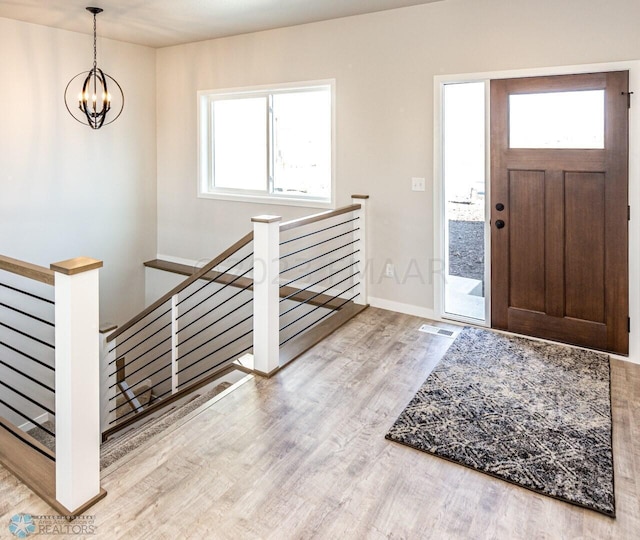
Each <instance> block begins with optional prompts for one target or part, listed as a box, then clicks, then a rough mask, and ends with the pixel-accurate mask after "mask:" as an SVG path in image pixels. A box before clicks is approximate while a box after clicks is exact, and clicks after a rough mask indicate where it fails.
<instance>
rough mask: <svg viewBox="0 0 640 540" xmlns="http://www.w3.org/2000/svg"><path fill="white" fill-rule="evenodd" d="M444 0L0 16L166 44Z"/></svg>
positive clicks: (18, 4) (90, 0) (165, 3)
mask: <svg viewBox="0 0 640 540" xmlns="http://www.w3.org/2000/svg"><path fill="white" fill-rule="evenodd" d="M438 1H442V0H0V17H5V18H8V19H17V20H20V21H25V22H31V23H35V24H41V25H45V26H52V27H54V28H62V29H65V30H72V31H74V32H82V33H85V34H91V33H92V31H93V25H92V22H91V15H90V14H89V13H88V12H86V11H85V9H84V8H85V7H86V6H96V7H101V8H103V9H104V10H105V11H104V13H101V14H100V15H99V16H98V35H99V36H104V37H108V38H111V39H117V40H120V41H128V42H131V43H138V44H140V45H147V46H150V47H166V46H170V45H178V44H180V43H189V42H193V41H202V40H205V39H213V38H218V37H224V36H231V35H237V34H245V33H248V32H256V31H259V30H268V29H271V28H281V27H284V26H294V25H297V24H304V23H310V22H316V21H324V20H328V19H337V18H340V17H347V16H350V15H361V14H364V13H373V12H376V11H384V10H387V9H395V8H400V7H406V6H414V5H418V4H429V3H432V2H438Z"/></svg>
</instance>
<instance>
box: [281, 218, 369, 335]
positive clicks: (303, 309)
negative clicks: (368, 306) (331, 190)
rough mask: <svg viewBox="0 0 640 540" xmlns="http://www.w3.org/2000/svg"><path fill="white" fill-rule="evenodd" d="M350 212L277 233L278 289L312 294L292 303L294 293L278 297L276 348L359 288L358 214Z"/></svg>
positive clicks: (312, 324)
mask: <svg viewBox="0 0 640 540" xmlns="http://www.w3.org/2000/svg"><path fill="white" fill-rule="evenodd" d="M358 209H359V208H354V210H352V211H351V212H350V213H348V214H346V216H345V214H341V215H339V216H333V217H330V218H326V219H325V220H323V221H321V222H319V221H315V222H312V223H307V224H303V225H300V226H298V227H296V228H293V229H289V228H286V227H287V224H286V223H284V224H283V225H282V226H281V227H280V229H281V231H282V229H283V226H284V227H285V232H284V233H283V234H281V240H280V249H281V251H284V253H282V252H281V254H280V278H281V280H282V279H283V278H284V281H281V284H280V287H281V288H283V287H292V288H294V289H295V290H296V291H297V292H298V293H302V292H308V293H310V294H309V295H308V296H307V297H306V298H305V299H304V300H302V301H300V302H292V301H291V298H292V297H293V296H294V295H295V294H296V293H294V292H292V293H290V294H289V295H286V296H283V297H281V298H280V321H281V323H280V328H279V333H280V340H279V343H280V346H282V345H285V344H286V343H288V342H289V341H291V340H293V339H295V338H296V337H298V336H299V335H301V334H302V333H304V332H306V331H307V330H309V329H311V328H312V327H313V326H315V325H316V324H318V323H319V322H321V321H323V320H324V319H326V318H327V317H330V316H331V314H332V313H333V312H334V311H335V310H337V309H340V308H341V307H343V306H344V305H345V304H347V303H348V302H352V301H353V300H355V299H356V298H357V297H358V296H359V294H360V292H359V291H357V290H356V289H357V287H358V280H359V270H358V266H359V264H360V263H361V261H360V259H359V255H360V249H359V244H360V242H361V240H360V238H359V237H358V233H359V231H360V228H359V226H358V224H359V221H360V219H361V218H360V217H358V216H356V217H351V216H352V214H353V212H355V211H356V210H358Z"/></svg>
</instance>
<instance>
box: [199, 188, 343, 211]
mask: <svg viewBox="0 0 640 540" xmlns="http://www.w3.org/2000/svg"><path fill="white" fill-rule="evenodd" d="M198 198H199V199H216V200H220V201H233V202H246V203H254V204H269V205H272V206H299V207H304V208H323V209H333V208H334V203H333V201H329V200H319V199H316V200H314V199H297V198H295V197H284V196H280V197H279V196H269V195H240V194H236V193H212V192H209V191H206V192H199V193H198Z"/></svg>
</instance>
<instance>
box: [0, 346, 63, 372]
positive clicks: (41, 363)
mask: <svg viewBox="0 0 640 540" xmlns="http://www.w3.org/2000/svg"><path fill="white" fill-rule="evenodd" d="M0 345H2V346H3V347H6V348H7V349H9V350H11V351H13V352H15V353H18V354H19V355H21V356H24V357H25V358H28V359H29V360H31V361H33V362H35V363H36V364H40V365H41V366H42V367H46V368H47V369H50V370H51V371H55V370H56V368H55V367H53V366H50V365H49V364H46V363H45V362H43V361H42V360H38V359H37V358H34V357H33V356H31V355H30V354H27V353H26V352H23V351H21V350H19V349H16V348H15V347H12V346H11V345H9V344H8V343H5V342H4V341H0Z"/></svg>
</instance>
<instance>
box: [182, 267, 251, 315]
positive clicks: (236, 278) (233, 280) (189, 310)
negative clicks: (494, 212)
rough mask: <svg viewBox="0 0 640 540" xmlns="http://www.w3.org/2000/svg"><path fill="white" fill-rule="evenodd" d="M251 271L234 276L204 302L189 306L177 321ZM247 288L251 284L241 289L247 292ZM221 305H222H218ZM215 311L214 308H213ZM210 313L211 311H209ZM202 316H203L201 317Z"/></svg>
mask: <svg viewBox="0 0 640 540" xmlns="http://www.w3.org/2000/svg"><path fill="white" fill-rule="evenodd" d="M252 270H253V266H252V267H251V268H249V269H248V270H247V271H246V272H244V273H242V274H240V275H239V276H236V277H235V278H234V279H232V280H231V281H230V282H229V283H225V284H224V285H223V286H222V287H220V288H219V289H218V290H217V291H214V292H213V293H211V294H210V295H209V296H207V297H206V298H205V299H204V300H201V301H200V302H198V303H197V304H196V305H195V306H191V307H190V308H189V309H188V310H187V311H185V312H184V313H181V314H180V315H179V316H178V319H181V318H182V317H184V316H185V315H186V314H187V313H189V312H191V311H193V310H194V309H196V308H197V307H198V306H200V305H201V304H202V303H204V302H206V301H207V300H209V299H211V298H213V297H214V296H215V295H216V294H218V293H219V292H222V291H224V290H225V289H226V288H227V287H230V286H231V285H233V284H234V283H235V282H236V281H238V280H239V279H241V278H243V277H244V276H246V275H247V274H248V273H249V272H251V271H252ZM249 287H253V283H252V284H251V285H248V286H247V287H243V288H242V290H243V291H245V290H247V289H248V288H249ZM178 305H180V303H178ZM220 305H222V304H220ZM213 309H215V308H213ZM210 311H212V310H210ZM203 316H204V315H203Z"/></svg>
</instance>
